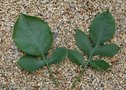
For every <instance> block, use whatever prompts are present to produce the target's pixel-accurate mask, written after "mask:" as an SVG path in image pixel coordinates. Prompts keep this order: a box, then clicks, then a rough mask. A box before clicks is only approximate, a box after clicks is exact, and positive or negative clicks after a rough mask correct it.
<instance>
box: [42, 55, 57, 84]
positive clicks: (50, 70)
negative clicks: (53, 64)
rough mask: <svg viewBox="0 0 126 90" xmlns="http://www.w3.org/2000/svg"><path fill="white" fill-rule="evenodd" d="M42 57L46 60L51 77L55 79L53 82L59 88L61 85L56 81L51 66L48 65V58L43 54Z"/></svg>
mask: <svg viewBox="0 0 126 90" xmlns="http://www.w3.org/2000/svg"><path fill="white" fill-rule="evenodd" d="M42 56H43V59H44V60H45V63H46V65H47V68H48V71H49V73H50V76H51V77H52V79H53V82H54V83H55V85H56V86H59V83H58V81H57V80H56V78H55V77H54V75H53V73H52V69H51V68H50V65H49V64H48V62H47V59H46V57H45V56H44V54H43V53H42Z"/></svg>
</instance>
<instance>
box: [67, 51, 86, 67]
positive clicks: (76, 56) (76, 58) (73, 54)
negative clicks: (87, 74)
mask: <svg viewBox="0 0 126 90" xmlns="http://www.w3.org/2000/svg"><path fill="white" fill-rule="evenodd" d="M68 58H69V59H70V60H71V61H72V62H73V63H75V64H77V65H82V66H84V65H85V61H84V58H83V54H82V53H80V52H79V51H77V50H72V49H69V50H68Z"/></svg>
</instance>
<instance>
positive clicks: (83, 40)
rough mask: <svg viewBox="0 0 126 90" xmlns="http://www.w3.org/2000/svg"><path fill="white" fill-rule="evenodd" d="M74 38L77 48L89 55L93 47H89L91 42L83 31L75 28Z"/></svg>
mask: <svg viewBox="0 0 126 90" xmlns="http://www.w3.org/2000/svg"><path fill="white" fill-rule="evenodd" d="M75 40H76V45H77V46H78V48H79V49H80V50H81V51H82V52H84V53H86V54H87V55H88V56H89V55H90V53H91V51H92V49H93V48H92V47H91V43H90V41H89V39H88V37H87V35H86V34H85V32H82V31H81V30H79V29H77V30H76V34H75Z"/></svg>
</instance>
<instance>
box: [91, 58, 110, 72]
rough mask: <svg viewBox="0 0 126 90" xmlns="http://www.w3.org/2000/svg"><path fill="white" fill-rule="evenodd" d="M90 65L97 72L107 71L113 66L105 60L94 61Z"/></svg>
mask: <svg viewBox="0 0 126 90" xmlns="http://www.w3.org/2000/svg"><path fill="white" fill-rule="evenodd" d="M89 65H90V66H91V67H93V68H95V69H97V70H107V69H108V68H110V67H111V66H110V65H109V64H108V63H107V62H106V61H104V60H94V61H91V62H90V63H89Z"/></svg>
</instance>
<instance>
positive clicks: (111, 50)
mask: <svg viewBox="0 0 126 90" xmlns="http://www.w3.org/2000/svg"><path fill="white" fill-rule="evenodd" d="M119 49H120V48H119V47H118V46H117V45H116V44H106V45H103V46H99V47H98V48H97V49H96V50H95V52H94V55H101V56H113V55H114V54H117V52H118V51H119Z"/></svg>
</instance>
